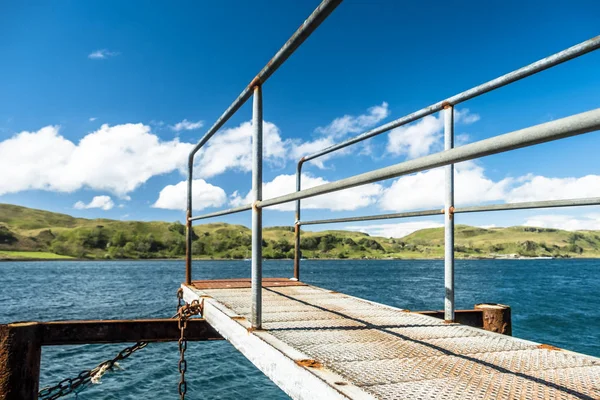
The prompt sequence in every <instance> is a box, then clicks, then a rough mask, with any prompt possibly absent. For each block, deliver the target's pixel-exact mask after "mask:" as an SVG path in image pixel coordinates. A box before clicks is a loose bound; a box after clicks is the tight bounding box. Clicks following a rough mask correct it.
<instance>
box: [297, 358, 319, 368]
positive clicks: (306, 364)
mask: <svg viewBox="0 0 600 400" xmlns="http://www.w3.org/2000/svg"><path fill="white" fill-rule="evenodd" d="M296 364H298V365H299V366H301V367H307V368H323V364H321V363H320V362H318V361H317V360H311V359H305V360H296Z"/></svg>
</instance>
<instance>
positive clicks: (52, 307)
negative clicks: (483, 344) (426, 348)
mask: <svg viewBox="0 0 600 400" xmlns="http://www.w3.org/2000/svg"><path fill="white" fill-rule="evenodd" d="M291 270H292V263H291V261H266V262H265V263H264V274H265V276H272V277H276V276H279V277H281V276H284V277H285V276H289V275H290V274H291ZM443 270H444V266H443V261H426V260H423V261H420V260H419V261H409V260H399V261H392V260H385V261H383V260H381V261H373V260H365V261H363V260H355V261H348V260H344V261H310V260H309V261H304V262H303V265H302V280H303V281H305V282H307V283H311V284H314V285H317V286H320V287H324V288H328V289H332V290H336V291H340V292H343V293H347V294H351V295H354V296H358V297H362V298H366V299H370V300H373V301H377V302H381V303H385V304H389V305H392V306H396V307H402V308H408V309H411V310H433V309H441V308H442V307H443V296H444V284H443V276H444V273H443ZM249 274H250V263H249V262H245V261H198V262H195V263H194V278H195V279H196V278H197V279H214V278H231V277H244V276H249ZM183 275H184V266H183V262H182V261H101V262H91V261H88V262H60V261H53V262H3V263H0V322H1V323H6V322H13V321H25V320H28V321H34V320H35V321H48V320H61V319H101V318H102V319H123V318H154V317H157V318H164V317H170V316H172V315H173V314H174V312H175V309H176V305H177V301H176V296H175V292H176V290H177V288H178V287H179V284H180V282H181V281H182V279H183ZM456 301H457V306H458V308H472V307H473V305H474V304H476V303H482V302H496V303H503V304H508V305H510V306H511V307H512V316H513V335H515V336H518V337H521V338H525V339H530V340H534V341H537V342H542V343H548V344H552V345H555V346H558V347H562V348H565V349H569V350H574V351H578V352H582V353H586V354H590V355H594V356H600V307H599V305H600V260H584V259H580V260H476V261H475V260H473V261H471V260H469V261H457V263H456ZM123 347H124V345H120V344H119V345H85V346H57V347H44V348H43V353H42V372H41V378H40V379H41V382H40V385H41V387H43V386H45V385H49V384H53V383H55V382H58V381H59V380H61V379H63V378H65V377H67V376H76V375H77V374H78V373H79V372H80V371H81V370H83V369H88V368H91V367H93V366H95V365H96V364H97V363H99V362H100V361H102V360H104V359H106V358H109V357H113V356H114V355H116V353H117V352H118V351H120V350H121V349H122V348H123ZM186 357H187V359H188V373H187V375H186V376H187V379H188V398H190V399H200V398H202V399H235V398H245V399H286V398H288V397H287V396H286V395H285V394H284V393H283V392H282V391H281V390H280V389H279V388H277V387H276V386H275V385H274V384H273V383H271V381H269V380H268V379H267V378H266V377H265V376H264V375H263V374H262V373H261V372H259V371H258V370H257V369H256V368H255V367H254V366H253V365H252V364H251V363H250V362H248V361H247V360H246V359H245V358H244V357H243V356H242V355H241V354H240V353H238V352H237V350H235V349H234V348H233V347H232V346H231V345H230V344H229V343H227V342H226V341H215V342H197V343H189V345H188V351H187V355H186ZM178 359H179V354H178V350H177V343H175V342H174V343H155V344H150V345H148V347H147V348H145V349H143V350H141V351H139V352H137V353H135V354H134V355H132V356H131V357H130V358H129V359H127V360H125V361H124V362H123V363H122V367H123V368H124V370H122V371H118V372H116V373H111V374H107V375H105V376H104V377H103V378H102V383H101V384H99V385H93V386H91V387H89V388H88V389H86V390H85V391H83V392H81V393H80V394H79V395H78V398H80V399H138V398H155V399H176V398H177V397H178V396H177V383H178V380H179V376H178V372H177V362H178Z"/></svg>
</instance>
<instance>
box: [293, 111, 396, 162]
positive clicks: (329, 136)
mask: <svg viewBox="0 0 600 400" xmlns="http://www.w3.org/2000/svg"><path fill="white" fill-rule="evenodd" d="M389 115H390V111H389V108H388V103H386V102H383V103H381V105H377V106H373V107H371V108H369V109H367V113H366V114H360V115H356V116H354V115H344V116H343V117H339V118H336V119H334V120H333V121H332V122H331V123H330V124H329V125H327V126H324V127H318V128H317V129H315V133H316V134H317V135H318V137H317V138H316V139H314V140H312V141H306V142H302V141H294V142H293V143H292V146H291V148H290V155H291V157H292V158H293V159H294V160H298V159H300V158H301V157H303V156H306V155H309V154H312V153H314V152H316V151H319V150H322V149H325V148H327V147H329V146H332V145H334V144H335V143H337V142H339V141H340V140H342V139H344V137H345V136H347V135H349V134H357V133H362V132H364V131H365V130H367V129H369V128H372V127H374V126H375V125H377V124H378V123H379V122H381V121H382V120H384V119H385V118H387V117H388V116H389ZM348 151H349V150H340V151H336V152H335V153H332V154H328V155H325V156H322V157H319V158H317V159H315V160H311V161H310V163H311V164H313V165H316V166H317V167H318V168H321V169H323V168H325V164H324V162H325V161H327V160H328V159H330V158H331V157H334V156H340V155H342V154H347V153H348Z"/></svg>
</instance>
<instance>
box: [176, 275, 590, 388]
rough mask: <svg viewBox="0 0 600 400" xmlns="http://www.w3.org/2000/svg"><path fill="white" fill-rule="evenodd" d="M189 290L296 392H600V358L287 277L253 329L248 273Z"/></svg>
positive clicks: (268, 287)
mask: <svg viewBox="0 0 600 400" xmlns="http://www.w3.org/2000/svg"><path fill="white" fill-rule="evenodd" d="M183 287H184V298H185V300H186V301H188V302H190V301H192V300H194V299H200V300H201V301H203V303H204V312H203V315H204V318H205V319H206V320H207V321H208V322H209V323H210V324H211V325H212V326H213V327H214V328H215V329H216V330H217V331H218V332H219V333H220V334H221V335H223V337H225V338H226V339H227V340H229V341H230V342H231V343H232V344H233V345H234V346H235V347H236V348H237V349H238V350H239V351H240V352H242V353H243V354H244V355H245V356H246V357H247V358H248V359H249V360H250V361H251V362H252V363H254V364H255V365H256V366H257V367H258V368H259V369H260V370H261V371H262V372H264V373H265V374H266V375H267V376H268V377H269V378H271V380H273V381H274V382H275V383H276V384H277V385H278V386H279V387H280V388H281V389H282V390H284V391H285V392H286V393H287V394H288V395H290V396H291V397H293V398H295V399H339V398H351V399H419V400H421V399H444V400H449V399H469V400H476V399H482V400H483V399H523V400H525V399H527V400H533V399H600V359H598V358H593V357H589V356H585V355H581V354H577V353H572V352H569V351H564V350H560V349H556V348H552V347H551V346H547V345H540V344H538V343H533V342H529V341H525V340H521V339H517V338H513V337H510V336H504V335H500V334H496V333H493V332H488V331H484V330H482V329H477V328H472V327H468V326H464V325H459V324H448V323H445V322H444V321H443V320H441V319H437V318H433V317H429V316H425V315H420V314H416V313H411V312H408V311H405V310H400V309H397V308H394V307H390V306H386V305H382V304H377V303H373V302H370V301H367V300H363V299H359V298H356V297H352V296H348V295H345V294H342V293H338V292H333V291H331V290H326V289H321V288H318V287H315V286H310V285H306V284H303V283H300V282H294V281H290V280H288V279H264V283H263V290H262V296H263V310H262V312H263V314H262V321H263V326H262V328H263V329H261V330H255V329H253V328H252V326H251V322H250V318H251V315H252V309H251V308H252V296H251V288H250V280H248V279H245V280H243V279H237V280H222V281H194V282H193V283H192V285H189V286H186V285H183Z"/></svg>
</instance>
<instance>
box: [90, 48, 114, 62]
mask: <svg viewBox="0 0 600 400" xmlns="http://www.w3.org/2000/svg"><path fill="white" fill-rule="evenodd" d="M118 55H119V53H118V52H116V51H109V50H107V49H101V50H96V51H94V52H92V53H90V54H88V58H90V59H92V60H104V59H107V58H109V57H114V56H118Z"/></svg>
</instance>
